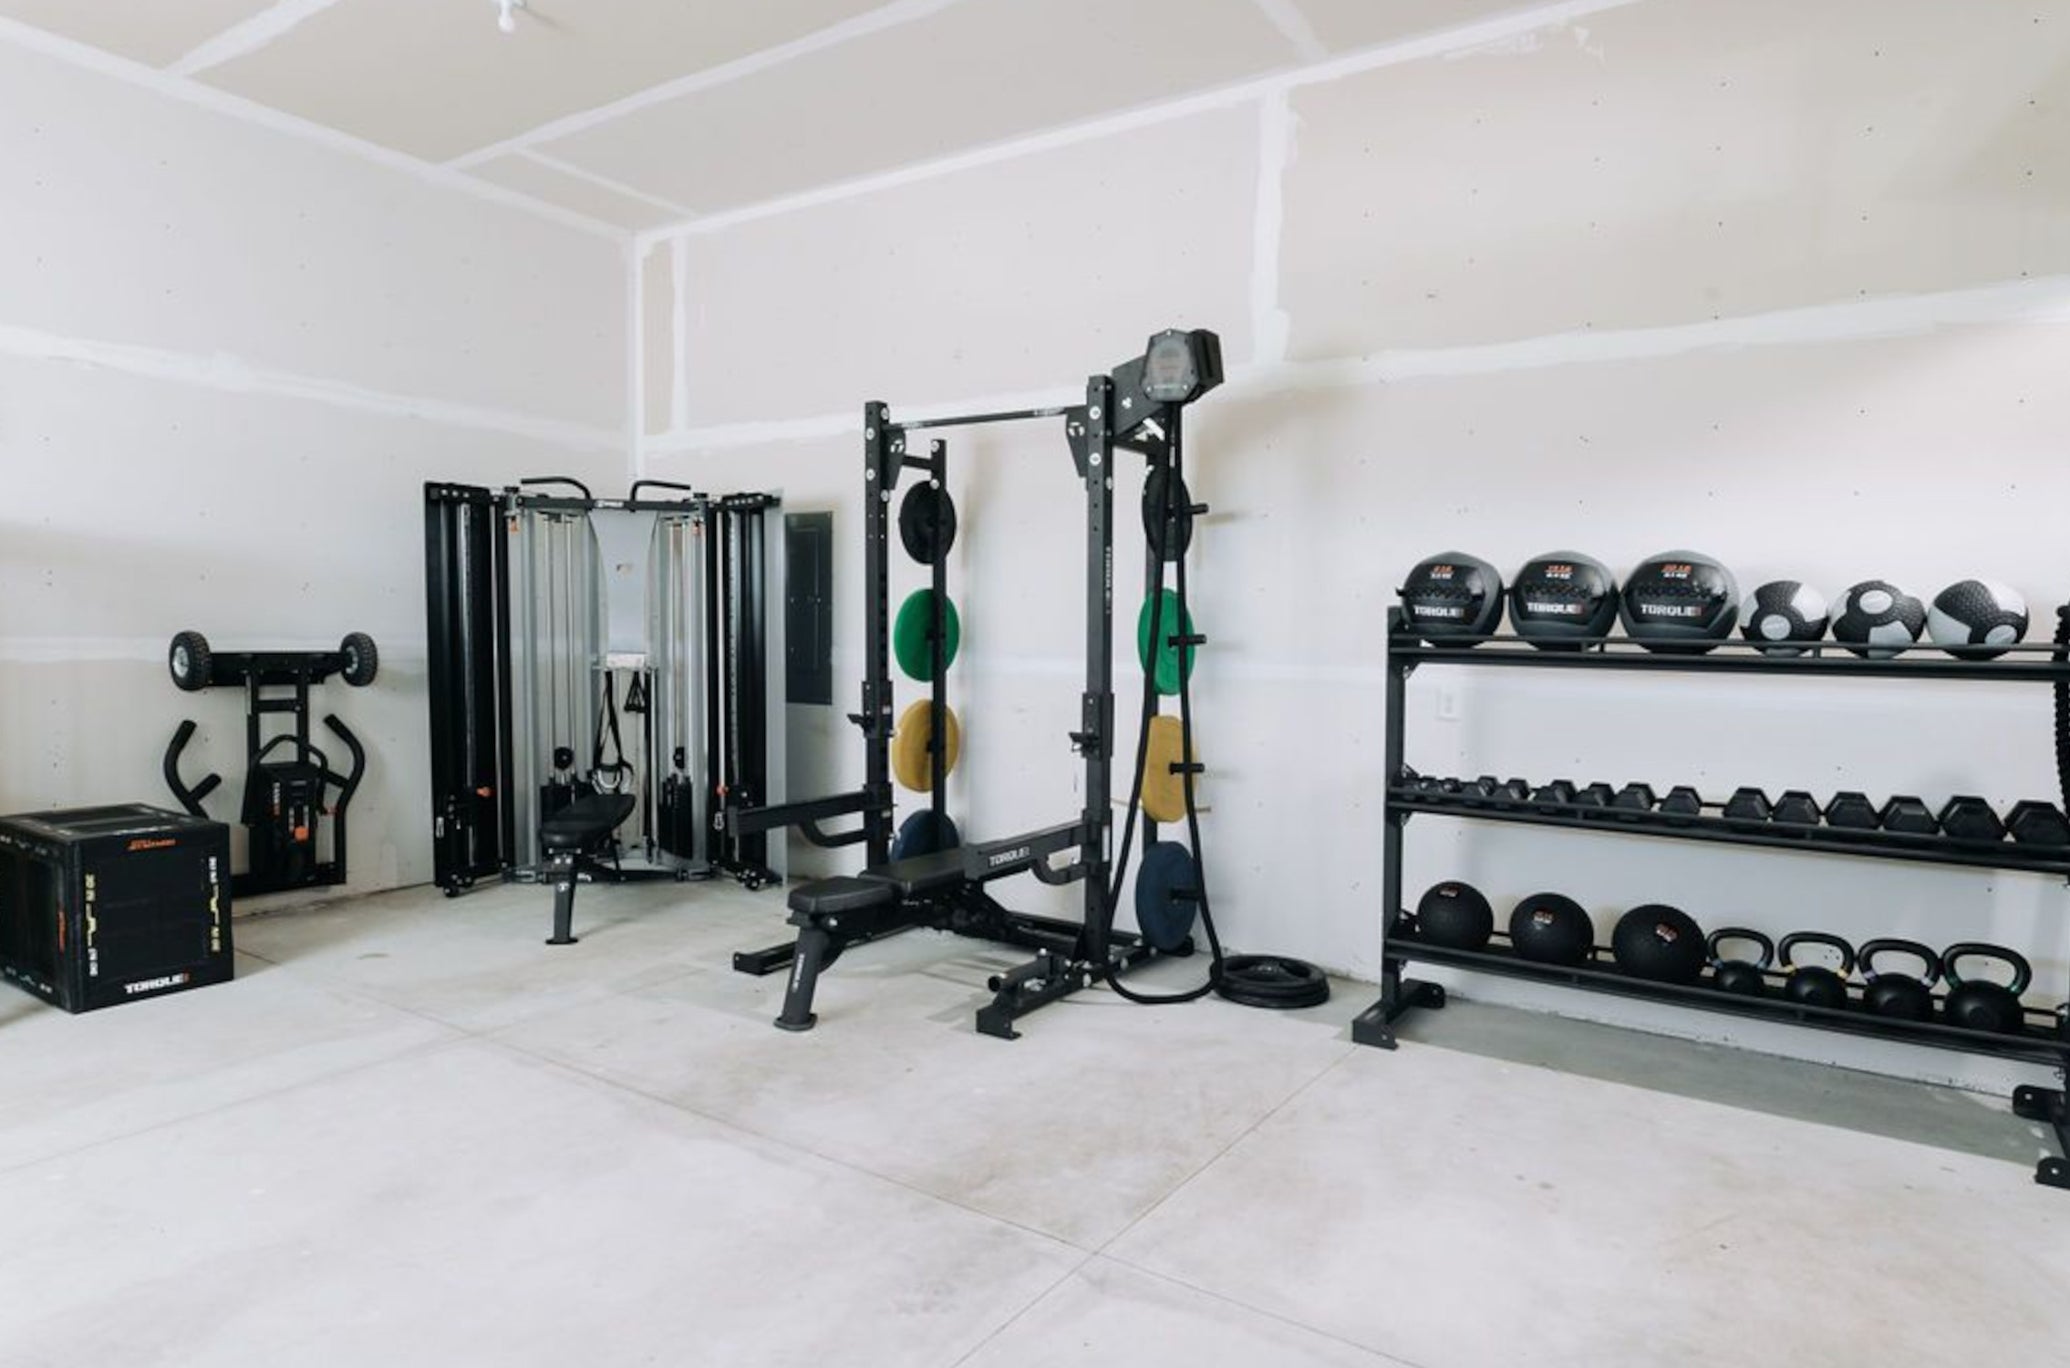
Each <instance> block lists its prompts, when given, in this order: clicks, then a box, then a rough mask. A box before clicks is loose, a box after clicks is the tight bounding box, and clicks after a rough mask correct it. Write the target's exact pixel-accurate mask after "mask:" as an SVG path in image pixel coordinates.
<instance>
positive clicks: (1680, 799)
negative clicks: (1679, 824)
mask: <svg viewBox="0 0 2070 1368" xmlns="http://www.w3.org/2000/svg"><path fill="white" fill-rule="evenodd" d="M1659 811H1660V815H1661V816H1663V817H1665V818H1667V819H1668V820H1669V821H1671V822H1672V821H1676V820H1678V819H1680V820H1686V819H1688V818H1691V817H1701V816H1703V795H1702V794H1700V793H1698V792H1697V791H1696V790H1695V789H1693V788H1691V787H1689V785H1687V784H1677V785H1675V786H1674V787H1673V788H1671V789H1669V790H1668V795H1667V797H1665V798H1663V799H1661V800H1660V809H1659Z"/></svg>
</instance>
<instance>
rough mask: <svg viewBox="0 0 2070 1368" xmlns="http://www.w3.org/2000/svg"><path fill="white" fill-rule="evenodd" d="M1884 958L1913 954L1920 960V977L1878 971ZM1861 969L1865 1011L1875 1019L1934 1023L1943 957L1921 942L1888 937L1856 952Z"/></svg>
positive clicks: (1863, 946)
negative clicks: (1937, 985) (1890, 1018)
mask: <svg viewBox="0 0 2070 1368" xmlns="http://www.w3.org/2000/svg"><path fill="white" fill-rule="evenodd" d="M1882 955H1910V956H1911V957H1912V958H1913V959H1916V960H1918V961H1919V964H1920V971H1919V975H1918V976H1917V977H1914V976H1913V975H1911V974H1893V973H1889V972H1887V971H1884V970H1879V969H1877V968H1876V960H1877V958H1878V957H1879V956H1882ZM1855 963H1856V964H1857V965H1859V966H1860V967H1861V971H1862V983H1863V984H1864V985H1865V986H1864V987H1863V989H1862V1010H1863V1011H1865V1012H1868V1013H1870V1014H1871V1015H1874V1016H1884V1017H1896V1018H1897V1019H1899V1020H1900V1021H1931V1020H1933V986H1934V984H1936V983H1939V982H1940V981H1941V957H1940V956H1939V955H1936V954H1935V953H1934V952H1933V950H1932V949H1931V947H1928V946H1924V945H1921V944H1920V943H1919V942H1918V941H1909V940H1898V939H1896V938H1894V937H1884V938H1882V939H1878V940H1872V941H1867V942H1865V943H1864V944H1863V945H1862V948H1861V949H1860V950H1858V951H1856V952H1855Z"/></svg>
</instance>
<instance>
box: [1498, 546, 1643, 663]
mask: <svg viewBox="0 0 2070 1368" xmlns="http://www.w3.org/2000/svg"><path fill="white" fill-rule="evenodd" d="M1509 621H1510V625H1511V626H1512V627H1514V628H1516V629H1517V634H1518V635H1520V636H1524V637H1528V638H1530V641H1531V644H1532V645H1533V646H1536V647H1537V648H1538V649H1540V650H1542V651H1573V650H1579V649H1581V648H1580V647H1579V646H1578V645H1576V644H1575V643H1574V641H1573V638H1577V637H1599V636H1604V635H1607V634H1608V633H1609V631H1610V627H1611V624H1612V623H1614V622H1616V621H1617V580H1616V579H1615V578H1614V577H1613V576H1612V575H1611V574H1610V568H1609V567H1608V566H1606V565H1604V564H1603V563H1602V562H1601V561H1599V560H1597V559H1595V558H1594V557H1593V556H1584V555H1582V554H1581V553H1580V552H1578V551H1553V552H1550V553H1548V554H1546V555H1543V556H1535V557H1533V558H1532V559H1530V560H1528V561H1526V562H1524V568H1523V569H1521V570H1519V571H1517V577H1516V581H1515V583H1513V584H1511V585H1510V586H1509Z"/></svg>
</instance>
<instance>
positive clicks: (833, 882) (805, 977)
mask: <svg viewBox="0 0 2070 1368" xmlns="http://www.w3.org/2000/svg"><path fill="white" fill-rule="evenodd" d="M1081 840H1082V832H1081V831H1080V828H1079V825H1078V823H1076V822H1067V823H1065V824H1063V825H1061V826H1055V827H1049V828H1047V829H1045V830H1043V831H1037V832H1033V833H1030V834H1028V835H1025V836H1015V837H1012V838H1009V839H1008V840H1004V841H992V842H988V843H986V844H982V845H966V846H961V847H958V848H956V849H953V850H943V851H937V852H935V853H933V854H930V855H915V856H913V857H911V858H910V859H905V860H893V861H892V862H891V863H889V864H884V865H878V866H877V867H876V868H874V869H866V870H864V871H863V872H862V873H861V874H856V875H841V876H839V877H836V878H831V879H820V880H817V881H816V882H813V883H809V884H801V885H799V886H798V887H797V888H794V889H792V890H791V895H790V899H789V904H790V910H791V915H790V923H791V925H793V926H795V927H797V928H798V941H797V945H796V948H795V949H794V951H793V953H792V957H791V976H790V980H789V982H788V984H787V985H786V987H785V989H784V998H783V1013H782V1015H780V1016H778V1017H777V1018H776V1024H777V1025H778V1026H779V1027H781V1028H782V1029H784V1030H786V1031H809V1030H811V1029H812V1027H813V1024H814V1023H815V1022H817V1021H818V1019H819V1018H818V1017H817V1016H816V1015H815V1014H814V1013H813V1010H812V997H813V993H814V991H815V990H816V989H817V988H818V986H819V976H820V974H821V972H822V971H824V970H825V969H827V968H828V967H829V966H830V965H832V964H833V963H834V961H835V960H837V959H839V958H840V957H841V952H842V951H843V950H845V949H847V948H848V947H849V946H851V945H857V944H860V943H862V942H864V941H871V940H877V939H880V938H881V937H884V936H888V935H890V934H892V933H893V932H895V931H903V930H907V929H909V928H912V927H931V928H933V929H935V930H938V931H948V932H951V933H953V934H955V935H959V936H972V937H975V938H978V939H981V940H991V941H999V942H1002V943H1004V944H1007V945H1018V946H1023V947H1029V948H1033V949H1036V950H1039V951H1041V952H1043V959H1042V961H1040V962H1044V963H1048V962H1051V961H1052V960H1053V961H1054V962H1055V963H1056V964H1057V965H1059V966H1061V965H1062V964H1063V962H1064V961H1063V957H1065V956H1071V955H1077V954H1079V952H1080V950H1081V948H1082V947H1081V946H1080V941H1081V939H1082V938H1083V935H1084V927H1083V925H1082V924H1080V923H1078V922H1075V921H1060V920H1058V919H1056V918H1053V917H1038V916H1034V915H1031V914H1029V913H1025V912H1014V911H1011V910H1010V909H1008V908H1005V907H1002V906H1001V905H1000V904H999V903H998V902H996V901H995V900H994V899H993V898H992V896H991V895H990V894H989V893H987V892H986V891H985V885H986V884H988V883H991V882H992V881H993V880H995V879H1003V878H1007V877H1009V876H1011V875H1015V874H1023V873H1032V874H1033V875H1034V876H1035V877H1036V878H1037V879H1039V880H1040V881H1042V882H1043V883H1047V884H1069V883H1076V882H1077V881H1078V880H1079V879H1081V878H1083V877H1085V874H1084V870H1083V868H1082V867H1081V866H1079V865H1071V866H1068V867H1066V868H1064V869H1053V868H1051V866H1050V864H1049V859H1050V857H1051V856H1053V855H1055V854H1057V853H1058V852H1060V851H1063V850H1068V849H1072V848H1075V847H1077V846H1079V845H1080V844H1081ZM1114 939H1115V953H1116V956H1117V962H1116V967H1117V968H1127V967H1131V966H1133V965H1134V964H1135V963H1137V962H1138V961H1139V960H1141V959H1144V958H1147V957H1148V955H1149V953H1150V952H1149V951H1148V950H1146V949H1143V948H1142V947H1140V946H1138V945H1136V944H1135V943H1134V938H1133V937H1129V936H1124V935H1117V936H1116V937H1115V938H1114ZM1087 981H1089V980H1088V979H1087V978H1085V977H1083V976H1079V977H1077V978H1076V979H1075V980H1074V979H1073V976H1072V975H1071V974H1069V973H1067V972H1064V971H1062V970H1061V969H1060V970H1059V972H1058V973H1057V974H1056V975H1055V976H1054V977H1050V978H1031V977H1028V976H1025V975H1023V976H1018V977H1016V976H1011V975H1010V976H1007V977H1006V978H995V979H993V980H992V982H991V983H990V985H989V986H990V987H991V989H992V991H993V992H994V993H995V994H996V995H997V996H996V997H995V999H994V1001H993V1003H992V1005H991V1006H989V1007H986V1008H985V1009H983V1010H982V1011H980V1012H979V1013H978V1029H979V1030H980V1031H983V1032H985V1033H986V1034H987V1035H996V1036H1003V1037H1005V1038H1007V1039H1012V1038H1013V1037H1014V1036H1015V1035H1017V1034H1018V1032H1016V1031H1015V1030H1014V1029H1013V1024H1012V1023H1013V1018H1014V1017H1016V1016H1019V1015H1021V1014H1022V1013H1023V1012H1025V1011H1032V1010H1033V1009H1034V1008H1035V1007H1037V1006H1040V1005H1041V1004H1042V1003H1043V1002H1048V1001H1052V1000H1054V999H1055V998H1057V997H1061V996H1064V995H1065V993H1068V992H1075V991H1077V990H1078V989H1079V988H1082V987H1084V986H1085V984H1086V982H1087Z"/></svg>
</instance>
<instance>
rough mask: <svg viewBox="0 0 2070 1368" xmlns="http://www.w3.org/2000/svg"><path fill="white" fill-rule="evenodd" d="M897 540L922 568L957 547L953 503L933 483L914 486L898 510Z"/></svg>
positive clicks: (945, 492)
mask: <svg viewBox="0 0 2070 1368" xmlns="http://www.w3.org/2000/svg"><path fill="white" fill-rule="evenodd" d="M898 539H899V543H900V544H901V545H903V546H904V547H905V548H906V554H907V555H909V556H911V557H912V558H913V559H914V560H916V561H919V562H920V563H921V564H922V565H934V564H936V563H938V562H940V561H942V560H944V559H946V558H947V557H948V554H949V548H950V547H952V546H954V545H955V544H956V501H955V500H954V499H952V498H950V497H949V491H948V490H946V489H943V488H942V487H941V486H940V485H938V484H936V483H934V482H933V481H932V480H930V481H928V482H927V483H926V484H917V485H914V486H913V487H912V488H911V489H909V490H907V491H906V497H905V498H904V499H903V500H901V501H900V502H899V506H898Z"/></svg>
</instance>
